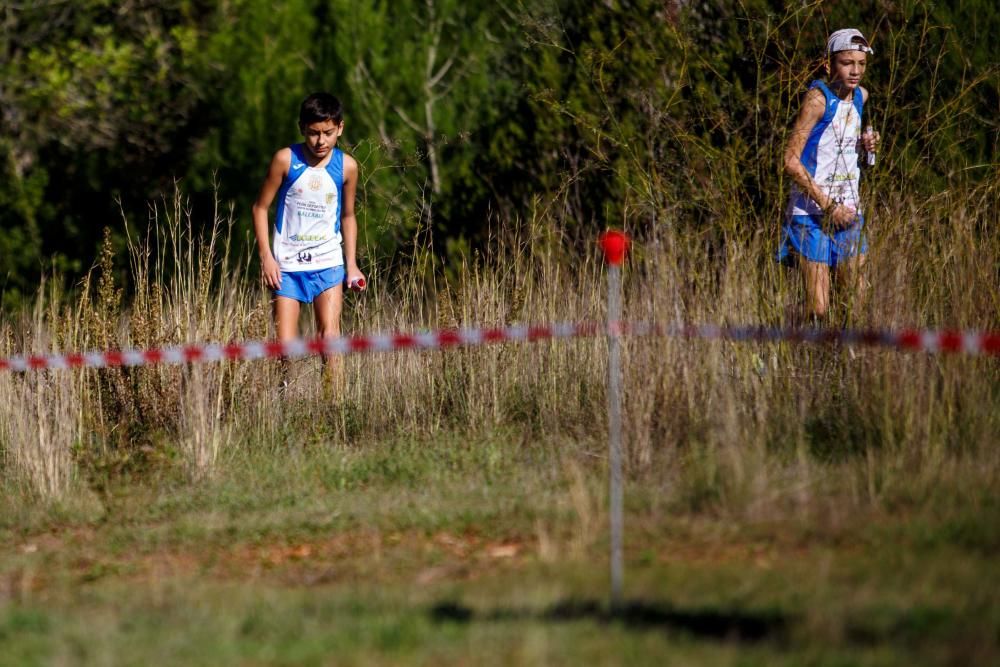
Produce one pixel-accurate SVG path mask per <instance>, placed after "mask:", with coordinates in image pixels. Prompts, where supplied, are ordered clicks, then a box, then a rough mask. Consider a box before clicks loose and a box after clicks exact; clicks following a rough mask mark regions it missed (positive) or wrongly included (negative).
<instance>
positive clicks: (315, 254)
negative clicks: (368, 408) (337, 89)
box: [253, 93, 364, 340]
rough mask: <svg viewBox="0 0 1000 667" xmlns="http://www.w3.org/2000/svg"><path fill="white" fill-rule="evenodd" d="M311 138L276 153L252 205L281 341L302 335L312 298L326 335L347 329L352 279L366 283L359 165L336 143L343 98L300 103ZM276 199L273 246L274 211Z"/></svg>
mask: <svg viewBox="0 0 1000 667" xmlns="http://www.w3.org/2000/svg"><path fill="white" fill-rule="evenodd" d="M299 130H300V131H301V132H302V136H303V138H304V141H303V142H302V143H300V144H295V145H293V146H289V147H287V148H282V149H280V150H279V151H278V152H277V153H275V154H274V157H273V158H272V159H271V165H270V167H269V168H268V171H267V176H266V177H265V179H264V183H263V185H261V188H260V194H258V195H257V200H256V201H255V202H254V205H253V227H254V235H255V236H256V237H257V252H258V253H259V255H260V264H261V272H262V278H263V281H264V284H265V285H267V286H268V287H269V288H271V289H272V290H274V302H273V303H274V319H275V325H276V329H277V334H278V338H279V340H290V339H293V338H295V337H297V336H298V321H299V308H300V305H301V304H303V303H305V304H309V303H311V304H312V306H313V312H314V314H315V317H316V328H317V332H318V334H319V335H320V336H322V337H324V338H335V337H337V336H339V335H340V313H341V310H342V308H343V302H344V290H343V286H344V285H345V284H348V285H350V284H352V283H358V282H359V281H360V285H362V287H361V288H362V289H363V284H364V282H363V281H364V275H363V274H362V273H361V271H360V270H359V269H358V264H357V260H356V253H355V251H356V248H357V238H358V223H357V219H356V218H355V215H354V194H355V191H356V189H357V184H358V163H357V162H356V161H355V160H354V158H353V157H351V156H350V155H347V154H345V153H344V152H343V151H341V150H340V149H339V148H337V139H338V138H339V137H340V135H341V134H342V133H343V132H344V113H343V108H342V106H341V104H340V101H339V100H338V99H337V98H336V97H334V96H333V95H330V94H329V93H316V94H313V95H310V96H309V97H307V98H306V99H305V100H304V101H303V102H302V106H301V108H300V109H299ZM275 198H277V200H278V206H277V212H276V215H275V222H274V241H273V245H271V244H269V243H268V232H269V229H268V210H269V209H270V207H271V203H272V202H273V201H274V200H275Z"/></svg>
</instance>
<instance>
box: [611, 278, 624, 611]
mask: <svg viewBox="0 0 1000 667" xmlns="http://www.w3.org/2000/svg"><path fill="white" fill-rule="evenodd" d="M621 287H622V280H621V268H620V267H619V266H618V265H617V264H610V265H609V266H608V446H609V449H610V452H609V465H610V468H611V470H610V494H611V499H610V505H611V508H610V513H611V517H610V519H611V609H612V610H613V611H614V610H617V609H619V608H620V607H621V603H622V579H623V577H624V566H623V564H622V533H623V525H622V524H623V519H622V498H623V494H622V395H621V394H622V386H621V385H622V378H621V349H620V346H621V340H620V339H619V336H620V334H621V326H622V322H621V319H622V304H621Z"/></svg>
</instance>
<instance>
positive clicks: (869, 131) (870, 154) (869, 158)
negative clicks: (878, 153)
mask: <svg viewBox="0 0 1000 667" xmlns="http://www.w3.org/2000/svg"><path fill="white" fill-rule="evenodd" d="M873 134H875V130H874V128H872V126H871V125H869V126H868V127H866V128H865V136H868V137H870V136H872V135H873ZM865 163H866V164H867V165H868V166H869V167H872V166H874V165H875V151H873V150H870V149H869V148H868V147H867V146H865Z"/></svg>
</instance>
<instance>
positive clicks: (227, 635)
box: [0, 431, 1000, 665]
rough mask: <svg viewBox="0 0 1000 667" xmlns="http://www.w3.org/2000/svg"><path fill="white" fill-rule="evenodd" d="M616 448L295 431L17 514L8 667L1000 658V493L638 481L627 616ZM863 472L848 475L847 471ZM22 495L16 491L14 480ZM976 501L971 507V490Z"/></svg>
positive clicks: (4, 619)
mask: <svg viewBox="0 0 1000 667" xmlns="http://www.w3.org/2000/svg"><path fill="white" fill-rule="evenodd" d="M602 445H603V443H602V442H601V441H600V440H594V439H582V440H569V439H563V440H554V441H548V440H541V441H537V442H529V441H525V440H523V439H521V438H520V437H519V436H518V434H517V433H516V432H503V431H498V432H495V433H491V434H488V435H487V436H483V435H479V436H474V437H468V436H467V435H466V434H463V433H461V432H451V433H443V434H439V435H438V436H436V437H434V438H429V439H405V438H403V439H396V440H393V441H387V442H382V443H378V444H371V445H367V446H361V447H357V446H333V447H318V446H315V445H305V446H298V445H295V446H291V447H289V448H288V449H284V450H282V451H276V452H269V453H258V454H248V455H247V456H246V457H240V458H238V459H235V460H234V461H233V462H232V464H231V465H227V466H225V467H224V469H223V472H221V473H220V474H218V475H216V476H215V477H213V478H212V479H210V480H204V481H202V482H200V483H198V484H195V485H192V484H191V483H190V482H189V481H188V480H187V479H186V478H185V477H184V476H183V475H180V474H178V473H177V471H176V470H175V471H173V472H171V469H170V468H169V467H167V468H164V469H163V470H161V472H160V473H158V474H156V475H154V476H153V477H151V478H146V479H144V480H141V481H140V480H119V481H118V482H116V483H115V484H112V485H109V486H108V487H107V488H105V489H104V490H103V491H102V492H101V493H88V494H77V495H75V496H74V497H73V499H72V500H69V501H65V502H63V503H59V504H56V505H48V506H38V505H35V506H32V505H30V504H29V503H21V504H17V505H16V507H17V510H16V511H15V513H14V514H13V515H11V514H5V515H4V518H3V520H2V523H0V543H2V544H3V545H4V547H3V549H2V550H0V584H2V586H3V588H0V596H2V597H0V643H2V644H3V646H4V651H3V654H2V657H0V664H11V665H14V664H18V665H23V664H65V663H69V664H140V663H141V664H149V663H155V664H204V665H211V664H233V663H239V664H429V663H434V664H470V663H471V664H582V663H610V664H708V665H755V664H760V665H771V664H787V665H801V664H816V665H840V664H861V665H866V664H871V665H888V664H899V665H903V664H990V663H992V662H995V661H996V659H997V657H998V656H1000V645H998V642H997V637H998V632H1000V608H998V605H997V604H996V599H997V585H996V584H997V576H996V571H995V569H996V568H995V559H996V554H997V553H998V550H1000V530H998V528H997V526H1000V501H998V500H997V495H996V494H995V492H994V491H995V487H993V486H992V485H991V484H985V485H981V484H979V483H978V482H977V481H976V477H975V476H974V475H973V476H970V477H968V478H967V479H968V480H969V481H968V487H969V488H965V489H961V490H960V489H949V488H941V489H940V490H939V491H940V494H941V495H940V502H926V503H921V504H919V505H918V506H914V505H912V504H908V503H906V502H904V500H905V499H902V498H900V499H888V500H890V501H891V502H885V503H882V504H880V505H879V506H868V507H867V508H865V509H863V510H858V509H852V510H847V509H840V508H838V503H837V502H831V503H829V504H828V505H826V504H822V503H809V504H804V505H801V506H800V505H797V504H795V503H790V504H788V505H787V506H786V507H785V509H780V510H779V509H774V508H773V509H772V512H771V513H770V514H769V515H768V516H760V517H758V518H756V519H752V518H748V517H747V515H746V513H745V512H743V511H741V510H740V509H738V508H735V507H733V508H723V507H718V506H717V507H716V509H715V510H713V511H708V512H694V511H691V509H690V507H689V506H687V505H686V503H684V502H682V501H680V500H679V499H678V497H677V496H676V495H675V494H672V493H671V492H670V490H669V489H668V488H666V486H668V485H669V484H670V482H669V480H666V479H663V478H661V477H660V476H659V475H639V476H637V477H635V478H634V479H632V480H630V483H629V487H628V492H627V496H626V498H627V503H626V505H627V527H628V529H627V533H626V538H627V540H626V562H627V570H626V575H627V578H626V597H627V598H628V600H629V603H628V606H627V607H626V609H624V610H623V611H622V613H621V614H620V615H617V616H615V615H612V614H610V613H609V610H608V607H607V602H606V596H607V588H608V582H607V543H606V530H605V523H606V515H605V511H604V505H605V502H604V486H605V478H604V474H603V466H602V465H593V464H592V463H591V461H592V460H593V458H594V456H595V454H596V453H597V452H599V451H600V449H601V447H602ZM850 468H851V466H850V465H849V464H840V465H831V466H830V467H828V468H827V469H826V471H825V475H824V476H825V477H826V478H827V481H828V482H829V483H835V484H836V485H838V486H844V487H846V486H849V485H850V481H849V480H850V479H851V478H852V477H853V476H854V473H853V472H852V471H851V469H850ZM5 492H7V493H8V494H10V493H11V492H14V493H15V494H16V491H14V490H12V489H9V488H8V489H5ZM973 499H976V500H978V502H973Z"/></svg>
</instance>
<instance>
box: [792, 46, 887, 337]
mask: <svg viewBox="0 0 1000 667" xmlns="http://www.w3.org/2000/svg"><path fill="white" fill-rule="evenodd" d="M872 53H873V51H872V49H871V47H870V46H869V45H868V40H866V39H865V37H864V35H862V34H861V32H859V31H858V30H854V29H850V28H849V29H844V30H838V31H836V32H834V33H833V34H831V35H830V37H829V39H828V40H827V45H826V60H825V69H826V71H827V74H828V77H827V81H825V82H824V81H813V82H812V84H811V85H810V86H809V92H808V93H807V94H806V99H805V102H804V103H803V105H802V110H801V111H800V112H799V115H798V118H797V120H796V121H795V125H794V126H793V127H792V130H791V133H790V134H789V137H788V143H787V144H786V147H785V161H784V162H785V164H784V166H785V172H786V173H787V174H788V175H789V176H790V177H791V178H792V181H793V182H794V184H793V186H792V192H791V196H790V197H789V201H788V208H787V210H786V213H785V223H784V227H783V228H782V235H781V246H780V248H779V251H778V259H779V260H782V261H784V260H786V259H796V260H797V261H798V264H799V267H800V269H801V271H802V277H803V281H804V283H805V289H806V310H807V313H808V315H811V316H812V317H813V318H816V319H822V318H823V317H825V316H826V313H827V311H828V309H829V303H830V274H831V271H832V272H833V273H834V274H835V276H836V278H837V280H838V282H844V283H847V284H850V285H852V286H853V288H854V289H855V291H856V293H857V294H858V295H859V296H860V294H861V291H862V288H863V284H864V281H863V279H862V278H861V271H860V269H861V267H862V265H863V264H864V259H865V253H866V252H867V250H868V246H867V242H866V241H865V237H864V234H863V233H862V228H863V226H864V216H863V215H862V211H861V202H860V196H859V189H858V186H859V184H860V180H861V167H860V160H859V157H860V156H861V155H862V154H863V153H871V154H874V152H875V150H876V148H877V146H878V142H879V135H878V133H875V132H868V131H866V132H864V133H862V131H861V127H862V124H861V114H862V111H863V109H864V105H865V103H866V102H867V101H868V91H867V90H865V89H864V88H862V87H861V85H860V84H861V78H862V77H863V76H864V73H865V68H866V67H867V65H868V56H869V55H871V54H872Z"/></svg>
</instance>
